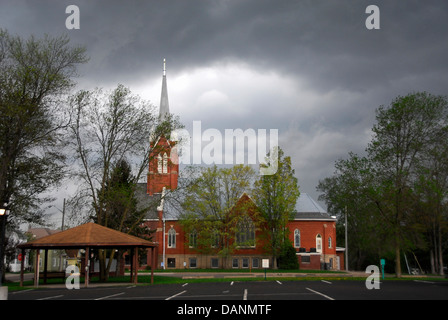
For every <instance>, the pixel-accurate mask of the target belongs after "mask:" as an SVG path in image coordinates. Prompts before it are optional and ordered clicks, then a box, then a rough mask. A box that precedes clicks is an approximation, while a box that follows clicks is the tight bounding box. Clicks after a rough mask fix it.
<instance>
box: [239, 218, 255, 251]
mask: <svg viewBox="0 0 448 320" xmlns="http://www.w3.org/2000/svg"><path fill="white" fill-rule="evenodd" d="M236 243H237V245H238V246H239V247H255V225H254V222H253V221H252V219H250V218H249V217H247V216H246V217H244V218H242V219H241V220H240V221H239V222H238V225H237V232H236Z"/></svg>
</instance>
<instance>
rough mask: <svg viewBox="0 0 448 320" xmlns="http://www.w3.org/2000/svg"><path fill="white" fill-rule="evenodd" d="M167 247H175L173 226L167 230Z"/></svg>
mask: <svg viewBox="0 0 448 320" xmlns="http://www.w3.org/2000/svg"><path fill="white" fill-rule="evenodd" d="M168 248H176V230H174V228H173V227H171V229H170V230H169V231H168Z"/></svg>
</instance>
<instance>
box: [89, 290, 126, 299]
mask: <svg viewBox="0 0 448 320" xmlns="http://www.w3.org/2000/svg"><path fill="white" fill-rule="evenodd" d="M122 294H124V292H120V293H116V294H111V295H110V296H105V297H100V298H96V299H95V300H104V299H108V298H112V297H116V296H121V295H122Z"/></svg>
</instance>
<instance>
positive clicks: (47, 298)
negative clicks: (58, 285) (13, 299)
mask: <svg viewBox="0 0 448 320" xmlns="http://www.w3.org/2000/svg"><path fill="white" fill-rule="evenodd" d="M63 296H64V295H62V294H61V295H59V296H52V297H45V298H40V299H37V300H50V299H56V298H60V297H63Z"/></svg>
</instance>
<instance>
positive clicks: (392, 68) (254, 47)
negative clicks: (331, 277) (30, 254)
mask: <svg viewBox="0 0 448 320" xmlns="http://www.w3.org/2000/svg"><path fill="white" fill-rule="evenodd" d="M371 4H374V5H377V6H378V8H379V10H380V20H379V23H380V29H373V30H369V29H367V28H366V25H365V22H366V19H367V18H368V17H369V15H370V14H368V13H366V8H367V6H369V5H371ZM68 5H77V6H78V7H79V10H80V29H79V30H68V29H67V28H66V26H65V22H66V19H67V17H68V16H69V14H67V13H65V10H66V7H67V6H68ZM0 28H4V29H7V30H8V31H9V32H10V33H11V34H17V35H21V36H24V37H28V36H30V35H32V34H33V35H35V36H37V37H41V36H42V35H44V34H45V33H48V34H50V35H52V36H58V35H62V34H67V35H68V36H69V37H70V38H71V43H72V44H79V45H83V46H86V48H87V52H88V55H89V56H90V61H89V63H88V64H87V65H85V66H83V67H82V68H80V70H79V71H80V77H79V78H78V79H77V81H78V87H79V88H87V89H93V88H94V87H97V86H98V87H104V88H113V87H116V85H117V84H118V83H121V84H124V85H125V86H127V87H129V88H130V89H131V91H133V92H134V93H137V94H140V95H141V96H142V97H143V98H145V99H149V100H150V101H151V102H152V103H153V104H154V105H158V104H159V101H160V89H161V79H162V61H163V59H164V58H166V59H167V80H168V93H169V101H170V111H171V112H172V113H174V114H176V115H178V116H179V117H180V120H181V121H182V122H183V123H184V124H185V125H186V127H187V128H191V126H192V123H193V121H195V120H200V121H201V125H202V130H205V129H207V128H216V129H218V130H221V131H222V132H223V134H224V129H236V128H241V129H243V130H246V129H248V128H253V129H267V130H269V129H278V134H279V144H280V146H281V147H282V148H283V149H284V151H285V153H286V155H289V156H291V157H292V162H293V165H294V168H295V170H296V176H297V178H298V179H299V184H300V191H301V192H306V193H309V194H310V195H311V196H312V197H313V198H315V199H317V196H318V193H317V192H316V186H317V184H318V182H319V180H320V179H323V178H325V177H327V176H330V175H331V174H332V173H333V170H334V162H335V161H336V160H337V159H339V158H345V157H346V156H347V154H348V152H350V151H353V152H356V153H363V151H364V149H365V147H366V146H367V143H368V141H369V140H370V129H371V128H372V125H373V123H374V120H375V113H374V112H375V109H376V108H377V107H378V106H380V105H388V104H389V103H390V102H391V101H392V99H393V98H395V97H397V96H398V95H406V94H408V93H410V92H413V91H423V90H425V91H428V92H430V93H433V94H442V95H446V94H447V91H448V63H447V57H448V2H447V1H446V0H441V1H431V0H428V1H412V0H407V1H402V0H388V1H376V0H370V1H362V0H356V1H355V0H351V1H342V0H331V1H330V0H327V1H319V0H313V1H300V0H294V1H288V0H281V1H274V0H270V1H265V0H238V1H237V0H235V1H227V0H215V1H205V0H201V1H199V0H198V1H193V0H188V1H186V0H179V1H172V0H164V1H143V0H139V1H137V0H131V1H129V0H127V1H111V0H107V1H93V0H89V1H75V0H71V1H50V0H49V1H38V0H30V1H23V0H14V1H5V0H0ZM61 206H62V202H61Z"/></svg>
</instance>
